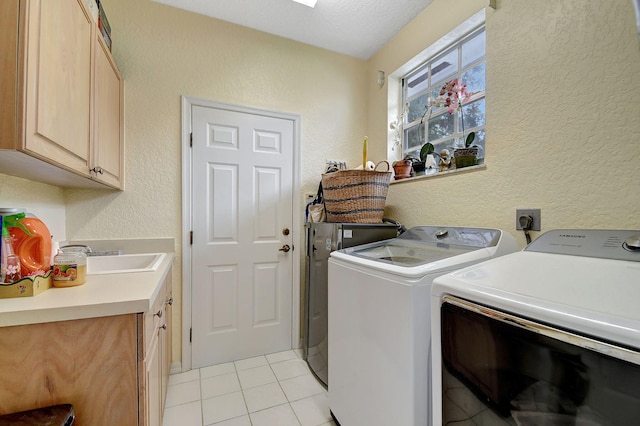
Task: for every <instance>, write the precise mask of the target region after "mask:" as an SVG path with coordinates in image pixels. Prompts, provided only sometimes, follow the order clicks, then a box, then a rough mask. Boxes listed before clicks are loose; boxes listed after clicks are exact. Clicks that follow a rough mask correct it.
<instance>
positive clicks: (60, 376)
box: [0, 271, 172, 426]
mask: <svg viewBox="0 0 640 426" xmlns="http://www.w3.org/2000/svg"><path fill="white" fill-rule="evenodd" d="M171 295H172V293H171V271H169V273H168V274H167V279H166V281H165V282H164V283H163V285H162V287H161V289H160V291H159V293H158V296H157V297H156V299H155V301H153V302H152V306H153V309H152V310H150V311H149V312H145V313H137V314H136V313H133V314H125V315H117V316H108V317H101V318H87V319H80V320H70V321H60V322H51V323H42V324H30V325H20V326H12V327H0V366H2V367H1V368H0V414H7V413H14V412H18V411H23V410H29V409H33V408H39V407H45V406H49V405H56V404H64V403H69V404H73V406H74V409H75V412H76V422H75V423H74V425H75V426H101V425H109V426H112V425H118V426H135V425H144V426H159V425H161V424H162V414H163V411H164V404H165V400H166V394H167V383H168V380H169V367H170V364H171V310H172V309H171V308H172V306H171V303H172V299H171Z"/></svg>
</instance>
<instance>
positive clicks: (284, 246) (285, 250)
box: [278, 244, 291, 253]
mask: <svg viewBox="0 0 640 426" xmlns="http://www.w3.org/2000/svg"><path fill="white" fill-rule="evenodd" d="M289 250H291V247H289V244H285V245H283V246H282V247H281V248H279V249H278V251H283V252H285V253H287V252H288V251H289Z"/></svg>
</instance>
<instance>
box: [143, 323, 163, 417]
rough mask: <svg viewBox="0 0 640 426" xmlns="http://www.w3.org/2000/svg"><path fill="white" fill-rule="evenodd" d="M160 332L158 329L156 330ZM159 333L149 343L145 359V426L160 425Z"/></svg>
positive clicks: (160, 371) (160, 368)
mask: <svg viewBox="0 0 640 426" xmlns="http://www.w3.org/2000/svg"><path fill="white" fill-rule="evenodd" d="M157 330H160V329H157ZM158 337H159V333H158V332H157V331H156V336H155V337H154V338H153V339H152V341H151V346H150V347H149V352H148V353H147V358H146V362H145V365H146V384H147V389H146V390H147V395H146V397H147V398H146V406H145V413H146V416H145V417H146V421H145V423H144V424H145V425H147V426H156V425H161V424H162V400H161V395H160V390H161V381H162V365H161V357H160V356H161V352H160V347H159V339H158Z"/></svg>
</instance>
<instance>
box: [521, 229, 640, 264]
mask: <svg viewBox="0 0 640 426" xmlns="http://www.w3.org/2000/svg"><path fill="white" fill-rule="evenodd" d="M525 251H537V252H541V253H554V254H566V255H571V256H585V257H595V258H600V259H612V260H630V261H634V262H640V230H610V229H555V230H553V231H549V232H545V233H544V234H542V235H541V236H540V237H538V238H537V239H536V240H535V241H534V242H532V243H531V244H529V245H528V246H527V247H526V248H525Z"/></svg>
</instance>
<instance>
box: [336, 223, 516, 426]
mask: <svg viewBox="0 0 640 426" xmlns="http://www.w3.org/2000/svg"><path fill="white" fill-rule="evenodd" d="M517 250H519V247H518V245H517V243H516V241H515V239H514V238H513V237H512V236H511V235H510V234H508V233H505V232H503V231H500V230H498V229H484V228H463V227H442V226H419V227H415V228H412V229H410V230H409V231H407V232H405V233H404V234H402V235H401V236H400V237H398V238H394V239H390V240H385V241H382V242H377V243H371V244H366V245H361V246H357V247H352V248H348V249H344V250H339V251H335V252H333V253H331V258H330V259H329V273H328V277H329V279H328V305H329V308H328V320H329V321H328V324H329V337H328V340H329V364H330V365H331V369H330V370H329V408H330V410H331V413H332V415H333V417H334V419H335V420H336V421H337V422H338V423H339V424H340V425H341V426H378V425H379V426H390V425H393V426H414V425H416V426H417V425H420V426H424V425H428V424H430V420H429V419H430V417H431V413H430V409H429V405H430V404H429V401H430V370H431V369H430V335H431V332H430V294H431V283H432V281H433V279H434V278H435V277H437V276H439V275H442V274H445V273H447V272H451V271H453V270H456V269H460V268H462V267H465V266H469V265H471V264H475V263H477V262H481V261H484V260H487V259H489V258H492V257H495V256H500V255H505V254H508V253H512V252H515V251H517Z"/></svg>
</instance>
